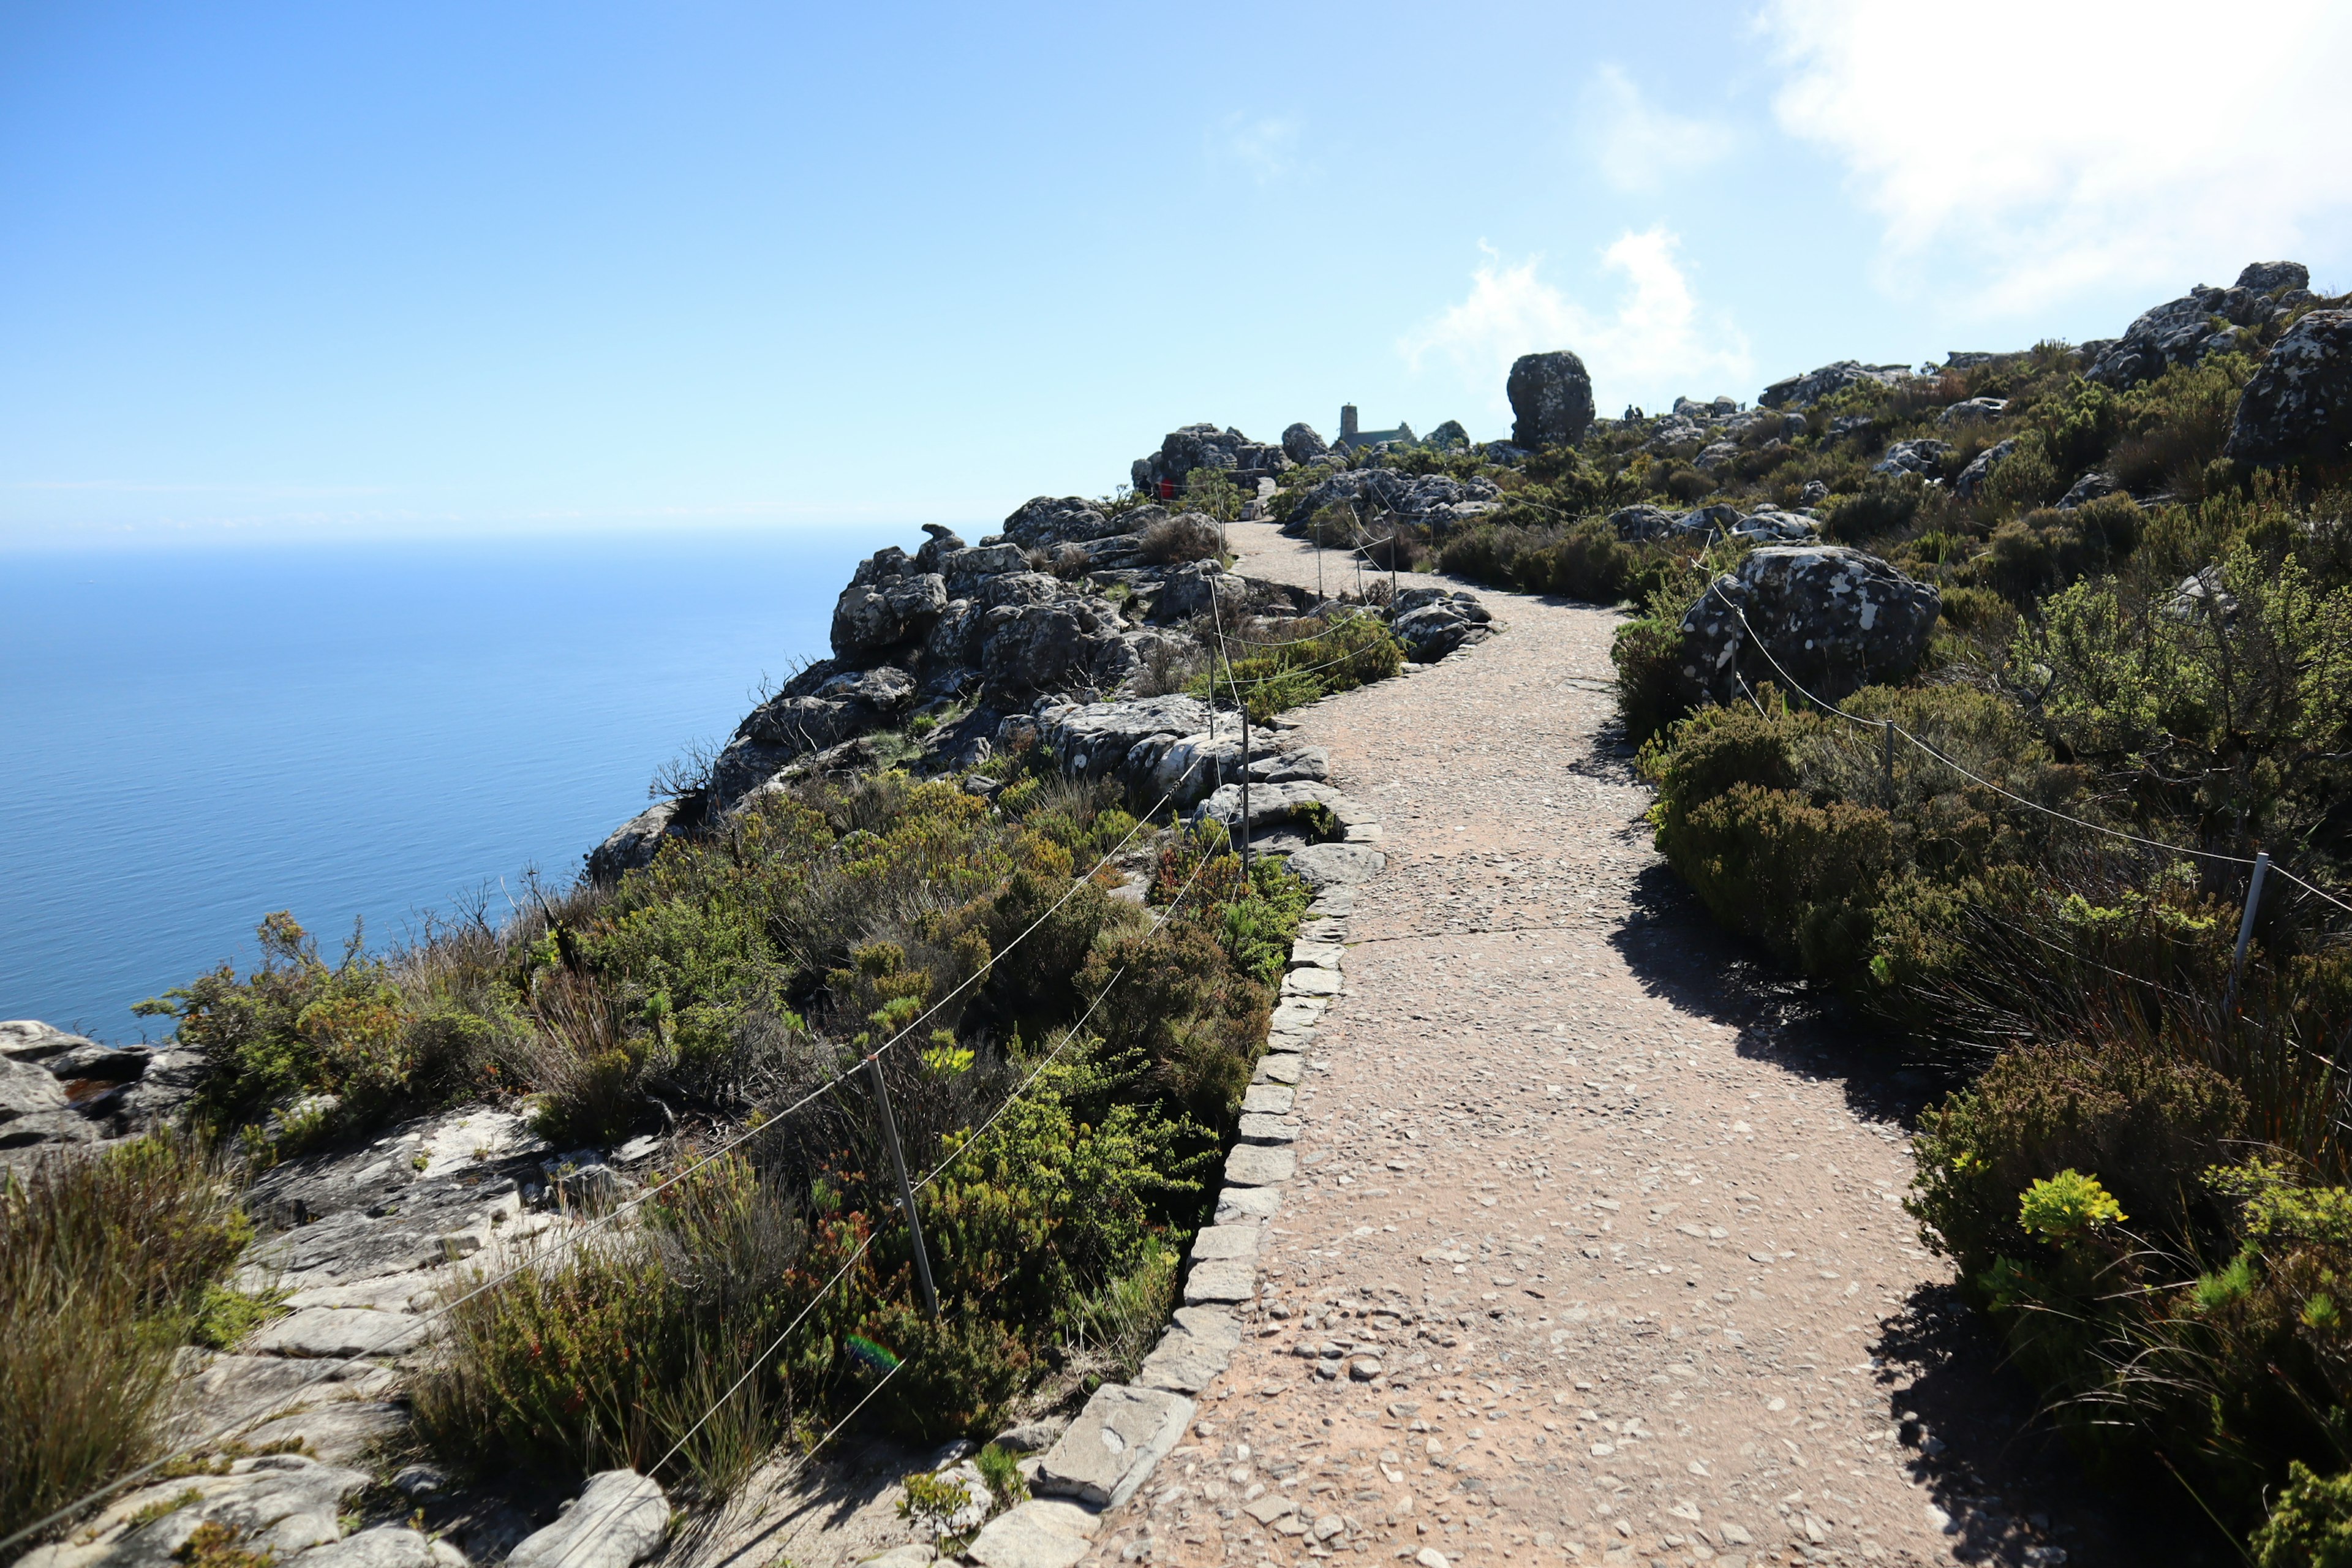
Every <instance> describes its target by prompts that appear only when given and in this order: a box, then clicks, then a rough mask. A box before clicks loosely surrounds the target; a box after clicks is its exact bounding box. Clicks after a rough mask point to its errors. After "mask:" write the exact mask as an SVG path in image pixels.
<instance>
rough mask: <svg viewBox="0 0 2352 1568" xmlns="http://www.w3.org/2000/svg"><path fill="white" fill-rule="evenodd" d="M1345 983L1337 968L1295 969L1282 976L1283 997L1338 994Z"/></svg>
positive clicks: (1287, 998)
mask: <svg viewBox="0 0 2352 1568" xmlns="http://www.w3.org/2000/svg"><path fill="white" fill-rule="evenodd" d="M1342 984H1346V983H1345V982H1344V981H1342V980H1341V979H1340V978H1339V971H1338V970H1336V969H1294V970H1292V971H1291V972H1290V973H1287V974H1286V975H1284V976H1283V977H1282V997H1283V1000H1284V1001H1288V1000H1289V999H1290V998H1292V997H1293V996H1337V995H1338V994H1339V987H1340V986H1341V985H1342Z"/></svg>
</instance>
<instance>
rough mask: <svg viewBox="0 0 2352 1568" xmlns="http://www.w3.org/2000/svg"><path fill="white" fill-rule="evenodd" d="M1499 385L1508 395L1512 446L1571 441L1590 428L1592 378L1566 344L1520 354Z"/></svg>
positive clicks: (1545, 445) (1563, 443)
mask: <svg viewBox="0 0 2352 1568" xmlns="http://www.w3.org/2000/svg"><path fill="white" fill-rule="evenodd" d="M1503 390H1504V392H1505V393H1506V394H1507V395H1508V396H1509V397H1510V400H1511V441H1512V444H1513V445H1515V446H1520V447H1530V448H1532V447H1567V446H1572V445H1574V444H1575V443H1576V442H1578V441H1580V440H1582V439H1583V438H1584V433H1585V431H1586V430H1588V429H1589V428H1591V425H1592V377H1591V375H1589V374H1586V373H1585V369H1584V362H1583V361H1582V360H1580V359H1579V358H1577V357H1576V355H1574V354H1573V353H1570V352H1569V351H1567V350H1566V349H1556V350H1554V351H1552V352H1551V353H1535V354H1521V355H1520V356H1519V357H1518V358H1517V360H1515V361H1513V362H1512V364H1511V374H1510V378H1509V379H1508V380H1507V382H1505V383H1504V387H1503Z"/></svg>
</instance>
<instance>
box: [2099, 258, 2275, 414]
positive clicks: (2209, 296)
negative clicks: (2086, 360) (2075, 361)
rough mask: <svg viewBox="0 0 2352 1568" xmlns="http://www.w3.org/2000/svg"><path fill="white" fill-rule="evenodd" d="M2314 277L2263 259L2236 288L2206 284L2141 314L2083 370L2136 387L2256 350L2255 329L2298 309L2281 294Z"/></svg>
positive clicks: (2241, 276) (2243, 275) (2110, 382)
mask: <svg viewBox="0 0 2352 1568" xmlns="http://www.w3.org/2000/svg"><path fill="white" fill-rule="evenodd" d="M2248 279H2252V282H2249V281H2248ZM2309 281H2310V274H2309V273H2308V272H2306V271H2305V269H2304V268H2303V267H2302V266H2301V265H2300V264H2299V263H2296V262H2293V261H2263V262H2256V263H2254V264H2253V265H2252V266H2251V267H2249V268H2246V269H2245V270H2244V271H2243V272H2242V273H2240V274H2239V275H2238V282H2237V284H2236V285H2235V286H2234V287H2231V288H2228V289H2215V288H2212V287H2210V286H2209V285H2207V284H2203V283H2200V284H2199V285H2197V287H2195V288H2194V289H2190V290H2189V292H2188V293H2186V294H2184V295H2182V296H2181V297H2180V298H2179V299H2178V300H2166V301H2165V302H2164V303H2163V304H2161V305H2158V306H2155V307H2154V308H2152V309H2150V310H2143V311H2142V312H2140V314H2139V317H2138V319H2137V320H2136V321H2133V322H2132V324H2131V325H2130V326H2128V327H2126V328H2125V329H2124V335H2123V336H2122V337H2120V338H2118V339H2116V340H2115V341H2114V342H2112V343H2109V344H2107V345H2106V346H2105V348H2104V350H2103V351H2102V352H2101V353H2100V354H2099V355H2098V357H2097V358H2096V360H2095V361H2094V362H2093V363H2092V364H2091V367H2090V368H2089V369H2088V370H2086V371H2084V373H2083V374H2084V376H2085V377H2086V378H2087V379H2089V380H2092V381H2096V382H2102V383H2105V384H2106V385H2109V386H2116V387H2125V386H2134V385H2137V384H2139V383H2140V382H2143V381H2148V380H2151V379H2153V378H2154V377H2157V376H2159V375H2162V374H2164V373H2165V372H2166V371H2168V370H2170V369H2172V368H2173V367H2174V366H2175V365H2184V364H2200V363H2203V362H2204V361H2205V360H2207V359H2209V358H2210V357H2211V356H2212V355H2214V354H2217V353H2229V352H2231V351H2233V350H2234V351H2240V352H2245V351H2251V350H2252V347H2253V340H2252V335H2251V329H2252V328H2255V327H2259V326H2262V325H2263V323H2265V322H2267V321H2270V320H2271V319H2272V318H2273V316H2278V315H2283V314H2284V313H2285V312H2286V311H2287V310H2290V309H2292V305H2291V304H2290V303H2289V302H2288V301H2287V300H2283V299H2281V298H2278V296H2280V295H2283V294H2288V293H2294V292H2296V291H2299V290H2301V289H2303V288H2304V287H2305V284H2306V283H2308V282H2309ZM2265 285H2269V286H2267V287H2266V286H2265ZM2216 318H2218V320H2217V319H2216Z"/></svg>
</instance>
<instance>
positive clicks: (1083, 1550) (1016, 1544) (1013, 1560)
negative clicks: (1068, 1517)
mask: <svg viewBox="0 0 2352 1568" xmlns="http://www.w3.org/2000/svg"><path fill="white" fill-rule="evenodd" d="M1064 1506H1066V1505H1064ZM1056 1525H1057V1521H1055V1520H1054V1518H1053V1517H1052V1516H1051V1514H1049V1513H1048V1512H1047V1510H1046V1507H1045V1506H1044V1505H1041V1504H1040V1503H1038V1502H1036V1501H1034V1500H1033V1501H1030V1502H1024V1503H1023V1504H1021V1505H1020V1506H1019V1507H1018V1508H1013V1509H1009V1510H1006V1511H1004V1512H1003V1513H1001V1514H998V1515H997V1516H996V1517H995V1518H994V1519H992V1520H990V1521H988V1522H987V1523H986V1524H985V1525H983V1526H982V1528H981V1531H980V1533H979V1534H978V1535H975V1536H973V1537H972V1540H971V1545H970V1546H967V1547H965V1548H964V1553H963V1554H964V1555H965V1556H966V1557H969V1558H971V1560H972V1561H973V1562H974V1563H980V1564H981V1565H982V1568H1072V1564H1074V1563H1076V1562H1077V1561H1078V1559H1079V1558H1081V1557H1084V1556H1085V1555H1086V1554H1087V1538H1086V1537H1085V1536H1083V1535H1079V1534H1076V1533H1075V1532H1068V1531H1063V1530H1061V1529H1059V1528H1057V1527H1056Z"/></svg>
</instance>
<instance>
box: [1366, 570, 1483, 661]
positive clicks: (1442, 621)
mask: <svg viewBox="0 0 2352 1568" xmlns="http://www.w3.org/2000/svg"><path fill="white" fill-rule="evenodd" d="M1390 616H1391V618H1390V621H1389V630H1390V631H1391V632H1393V633H1395V634H1396V639H1397V641H1399V642H1401V643H1402V644H1403V645H1404V652H1405V657H1406V658H1409V659H1411V660H1412V662H1413V663H1415V664H1435V663H1436V662H1437V661H1438V660H1439V659H1441V658H1444V657H1445V656H1446V655H1447V654H1449V653H1452V652H1454V650H1455V649H1456V648H1459V647H1463V646H1464V645H1465V644H1466V643H1475V642H1484V641H1485V640H1486V637H1488V636H1489V635H1490V634H1491V630H1492V623H1493V621H1494V618H1495V617H1494V616H1493V614H1492V613H1491V612H1490V611H1488V610H1487V608H1486V605H1482V604H1480V603H1479V602H1478V600H1477V596H1476V595H1472V594H1465V593H1448V592H1446V591H1445V590H1444V589H1443V588H1408V589H1406V590H1405V591H1404V592H1403V593H1402V594H1399V595H1397V596H1396V601H1395V603H1394V604H1393V605H1391V606H1390Z"/></svg>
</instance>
